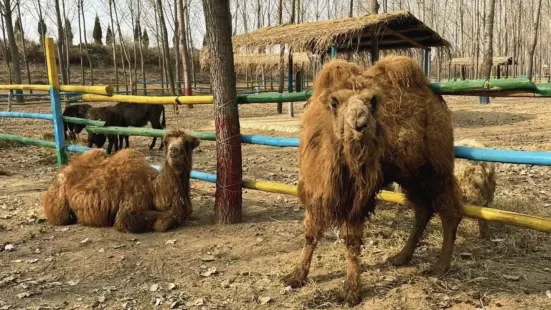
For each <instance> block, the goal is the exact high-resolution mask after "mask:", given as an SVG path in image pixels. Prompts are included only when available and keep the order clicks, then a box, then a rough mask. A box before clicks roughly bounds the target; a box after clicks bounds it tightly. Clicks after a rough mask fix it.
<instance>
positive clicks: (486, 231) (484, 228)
mask: <svg viewBox="0 0 551 310" xmlns="http://www.w3.org/2000/svg"><path fill="white" fill-rule="evenodd" d="M478 232H479V233H480V238H483V239H486V238H488V237H489V236H490V227H489V226H488V221H486V220H478Z"/></svg>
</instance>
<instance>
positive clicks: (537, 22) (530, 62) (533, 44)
mask: <svg viewBox="0 0 551 310" xmlns="http://www.w3.org/2000/svg"><path fill="white" fill-rule="evenodd" d="M540 13H541V0H538V6H537V8H536V19H535V21H534V29H532V31H533V33H534V34H533V36H532V42H531V43H530V49H529V50H528V65H527V66H528V73H527V74H526V76H527V78H528V79H529V80H530V81H532V74H533V71H534V51H535V50H536V45H537V44H538V28H539V25H540V15H541V14H540Z"/></svg>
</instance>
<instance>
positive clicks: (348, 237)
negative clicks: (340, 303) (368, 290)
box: [340, 223, 364, 307]
mask: <svg viewBox="0 0 551 310" xmlns="http://www.w3.org/2000/svg"><path fill="white" fill-rule="evenodd" d="M363 229H364V225H363V223H361V224H357V225H353V224H350V223H344V224H342V225H341V227H340V232H341V235H342V238H343V239H344V244H345V245H346V252H347V258H346V279H345V280H344V286H343V299H344V301H345V302H346V303H347V304H348V305H349V306H351V307H352V306H355V305H357V304H359V303H360V302H361V301H362V297H361V288H362V285H361V281H360V275H361V264H360V254H361V250H362V249H361V246H362V235H363Z"/></svg>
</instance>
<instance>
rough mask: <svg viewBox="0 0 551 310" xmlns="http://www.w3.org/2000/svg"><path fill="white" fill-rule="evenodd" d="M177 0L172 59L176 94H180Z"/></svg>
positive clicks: (176, 2)
mask: <svg viewBox="0 0 551 310" xmlns="http://www.w3.org/2000/svg"><path fill="white" fill-rule="evenodd" d="M178 1H179V0H174V41H175V42H174V46H173V49H174V60H175V63H176V67H175V69H176V72H175V79H176V81H175V83H176V94H177V95H181V94H182V77H181V71H182V69H181V68H180V67H181V64H182V63H181V62H180V58H181V57H180V54H181V53H178V48H179V46H180V29H179V28H180V22H179V21H178Z"/></svg>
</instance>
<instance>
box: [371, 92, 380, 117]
mask: <svg viewBox="0 0 551 310" xmlns="http://www.w3.org/2000/svg"><path fill="white" fill-rule="evenodd" d="M380 102H381V96H379V94H378V93H376V92H375V93H373V96H371V100H370V101H369V104H370V106H371V113H375V112H376V111H377V108H378V106H379V103H380Z"/></svg>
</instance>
